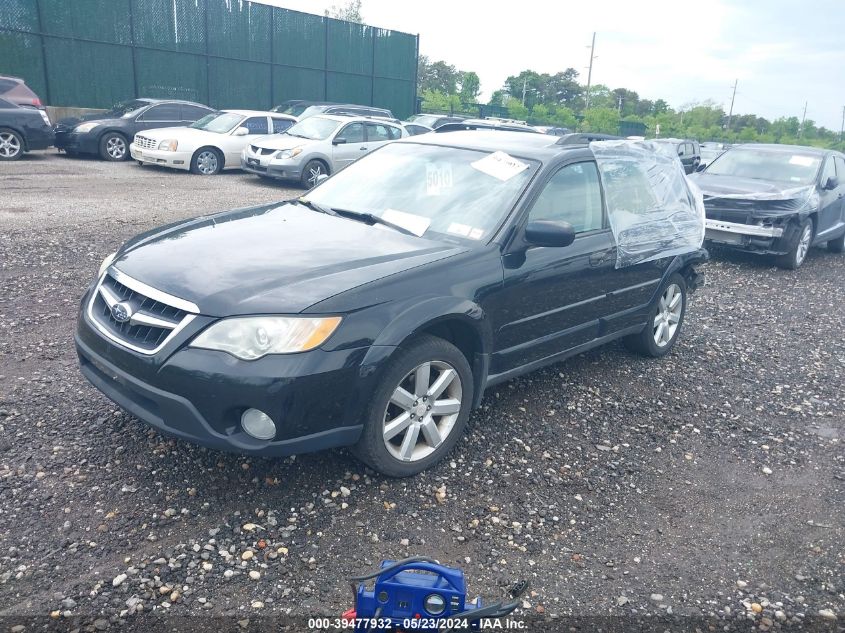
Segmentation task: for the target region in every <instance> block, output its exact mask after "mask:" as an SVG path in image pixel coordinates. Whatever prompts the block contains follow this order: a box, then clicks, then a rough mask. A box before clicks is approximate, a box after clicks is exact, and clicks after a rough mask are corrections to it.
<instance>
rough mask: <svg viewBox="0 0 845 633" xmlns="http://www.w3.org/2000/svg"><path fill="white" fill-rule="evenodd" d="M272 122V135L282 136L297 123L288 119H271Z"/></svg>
mask: <svg viewBox="0 0 845 633" xmlns="http://www.w3.org/2000/svg"><path fill="white" fill-rule="evenodd" d="M270 121H271V122H272V123H273V132H272V134H281V133H282V132H284V131H285V130H286V129H288V128H289V127H290V126H291V125H293V124H294V123H295V121H289V120H288V119H274V118H273V117H270Z"/></svg>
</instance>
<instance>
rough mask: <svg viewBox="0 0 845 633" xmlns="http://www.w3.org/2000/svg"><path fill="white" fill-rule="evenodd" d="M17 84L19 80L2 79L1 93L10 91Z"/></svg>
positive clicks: (0, 82) (0, 81) (0, 80)
mask: <svg viewBox="0 0 845 633" xmlns="http://www.w3.org/2000/svg"><path fill="white" fill-rule="evenodd" d="M17 85H18V82H17V81H12V80H11V79H0V95H1V94H3V93H4V92H9V91H10V90H11V89H12V88H14V87H15V86H17Z"/></svg>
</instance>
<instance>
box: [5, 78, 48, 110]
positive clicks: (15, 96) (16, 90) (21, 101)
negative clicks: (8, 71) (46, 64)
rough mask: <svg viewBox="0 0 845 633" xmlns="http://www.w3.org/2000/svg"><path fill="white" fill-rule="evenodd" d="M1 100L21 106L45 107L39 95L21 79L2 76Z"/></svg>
mask: <svg viewBox="0 0 845 633" xmlns="http://www.w3.org/2000/svg"><path fill="white" fill-rule="evenodd" d="M0 99H3V100H5V101H8V102H9V103H14V104H15V105H20V106H31V107H34V108H41V107H43V106H42V104H41V99H39V98H38V95H37V94H35V93H34V92H33V91H32V88H30V87H29V86H27V85H26V82H25V81H24V80H23V79H21V78H20V77H11V76H9V75H0Z"/></svg>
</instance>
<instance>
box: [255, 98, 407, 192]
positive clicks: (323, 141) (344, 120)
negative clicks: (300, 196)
mask: <svg viewBox="0 0 845 633" xmlns="http://www.w3.org/2000/svg"><path fill="white" fill-rule="evenodd" d="M404 136H408V133H407V132H406V131H405V129H404V128H403V127H402V125H401V124H399V123H393V122H391V121H386V120H384V119H372V118H369V117H362V116H347V115H331V114H323V115H318V116H313V117H308V118H305V119H302V120H301V121H299V122H298V123H297V124H296V125H294V126H291V128H290V129H288V130H287V132H286V133H285V134H282V135H280V136H267V137H264V138H257V139H254V140H252V141H250V143H249V144H247V145H246V146H245V147H244V150H243V153H242V155H241V157H240V166H241V168H242V169H243V170H244V171H249V172H252V173H254V174H258V175H259V176H265V177H268V178H278V179H282V180H295V181H298V182H299V183H300V184H301V185H302V186H303V187H305V188H306V189H307V188H310V187H313V186H314V185H315V184H317V181H318V180H319V179H320V177H321V176H326V175H331V174H334V173H335V172H337V171H340V170H341V169H343V168H344V167H346V166H347V165H349V164H350V163H352V162H353V161H355V160H357V159H359V158H361V157H362V156H364V155H365V154H367V153H369V152H371V151H373V150H374V149H376V148H377V147H381V146H382V145H384V144H385V143H389V142H390V141H395V140H398V139H400V138H402V137H404Z"/></svg>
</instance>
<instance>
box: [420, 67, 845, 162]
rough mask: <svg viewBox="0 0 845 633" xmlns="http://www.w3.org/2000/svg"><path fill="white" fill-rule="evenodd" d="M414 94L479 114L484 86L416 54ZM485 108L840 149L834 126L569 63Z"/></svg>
mask: <svg viewBox="0 0 845 633" xmlns="http://www.w3.org/2000/svg"><path fill="white" fill-rule="evenodd" d="M417 77H418V94H419V95H420V96H421V97H422V107H423V109H424V110H429V111H441V112H447V111H448V112H458V113H465V114H470V115H475V116H478V113H479V108H478V104H477V103H476V101H477V99H478V95H479V94H480V92H481V85H480V82H479V79H478V74H477V73H475V72H472V71H464V70H459V69H457V68H456V67H455V66H453V65H451V64H448V63H446V62H445V61H432V60H430V59H429V58H428V57H426V56H424V55H420V58H419V69H418V74H417ZM486 105H487V106H489V108H488V109H487V112H493V113H496V114H499V115H500V116H503V115H505V116H507V117H509V118H512V119H519V120H522V121H527V122H528V123H531V124H534V125H558V126H561V127H567V128H570V129H573V130H576V129H577V130H580V131H588V132H602V133H605V134H617V133H618V132H619V128H620V122H630V123H641V124H643V125H645V127H646V135H647V136H648V137H653V136H657V135H658V131H659V136H661V137H680V138H694V139H698V140H700V141H726V142H759V143H788V144H797V145H818V146H820V147H836V148H837V149H843V150H845V143H843V140H842V139H841V138H840V134H839V132H837V131H834V130H829V129H827V128H825V127H824V126H818V125H816V123H815V122H814V121H812V120H810V119H807V120H805V121H804V122H803V125H802V122H801V120H800V119H799V118H798V117H795V116H791V117H779V118H777V119H774V120H773V121H769V120H768V119H766V118H764V117H760V116H757V115H755V114H733V115H732V116H729V115H728V113H726V112H725V110H724V108H723V107H722V106H721V105H719V104H717V103H715V102H714V101H711V100H707V101H704V102H700V103H689V104H686V105H683V106H681V107H679V108H677V109H675V108H672V107H670V106H669V104H668V103H667V102H666V101H664V100H663V99H657V100H650V99H644V98H640V96H639V94H637V92H636V91H634V90H629V89H627V88H614V89H610V88H609V87H608V86H605V85H602V84H596V85H593V86H590V90H589V93H588V92H587V89H586V86H585V85H583V84H581V83H580V82H579V74H578V71H577V70H575V69H574V68H567V69H566V70H564V71H561V72H557V73H554V74H548V73H538V72H536V71H533V70H523V71H522V72H521V73H519V74H518V75H512V76H510V77H508V78H507V79H506V80H505V83H504V85H503V86H502V87H501V88H500V89H499V90H496V91H494V92H493V94H492V96H491V98H490V100H489V102H488V103H487V104H486Z"/></svg>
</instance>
